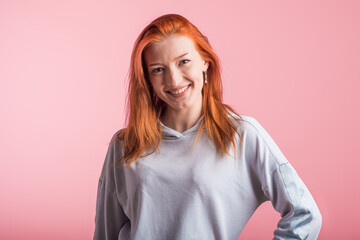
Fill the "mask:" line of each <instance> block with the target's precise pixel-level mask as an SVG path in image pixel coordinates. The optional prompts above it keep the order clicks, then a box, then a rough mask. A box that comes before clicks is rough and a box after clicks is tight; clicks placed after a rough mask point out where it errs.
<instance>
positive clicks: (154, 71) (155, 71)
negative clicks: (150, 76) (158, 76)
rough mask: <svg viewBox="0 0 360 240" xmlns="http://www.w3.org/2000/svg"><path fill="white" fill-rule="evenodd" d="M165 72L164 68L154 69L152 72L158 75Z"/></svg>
mask: <svg viewBox="0 0 360 240" xmlns="http://www.w3.org/2000/svg"><path fill="white" fill-rule="evenodd" d="M161 71H163V68H154V69H153V70H152V71H151V72H153V73H157V72H161Z"/></svg>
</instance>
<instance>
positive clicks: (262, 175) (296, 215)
mask: <svg viewBox="0 0 360 240" xmlns="http://www.w3.org/2000/svg"><path fill="white" fill-rule="evenodd" d="M248 122H249V123H250V125H251V126H252V127H250V130H249V132H250V133H249V134H250V135H251V139H253V140H252V141H253V146H254V148H255V150H254V152H255V153H256V154H255V155H254V156H255V161H254V162H256V163H255V166H254V169H255V170H254V171H256V172H257V176H258V177H259V180H260V182H261V187H262V192H263V194H264V195H265V198H266V199H267V200H270V201H271V203H272V205H273V207H274V209H275V210H276V211H277V212H279V213H280V215H281V219H280V221H279V222H278V224H277V229H276V230H275V231H274V238H273V239H275V240H280V239H281V240H283V239H286V240H288V239H308V240H314V239H317V236H318V234H319V232H320V228H321V224H322V217H321V214H320V211H319V209H318V207H317V205H316V203H315V200H314V199H313V197H312V195H311V193H310V192H309V190H308V189H307V187H306V186H305V184H304V183H303V181H302V180H301V179H300V177H299V175H298V174H297V172H296V171H295V169H294V168H293V167H292V166H291V164H290V163H289V162H288V161H287V159H286V158H285V156H284V155H283V153H282V152H281V150H280V149H279V147H278V146H277V145H276V143H275V142H274V140H273V139H272V138H271V137H270V135H269V134H268V133H267V132H266V131H265V129H264V128H263V127H262V126H261V125H260V124H259V123H258V122H257V121H256V120H255V119H254V118H248Z"/></svg>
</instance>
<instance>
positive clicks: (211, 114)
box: [94, 14, 322, 240]
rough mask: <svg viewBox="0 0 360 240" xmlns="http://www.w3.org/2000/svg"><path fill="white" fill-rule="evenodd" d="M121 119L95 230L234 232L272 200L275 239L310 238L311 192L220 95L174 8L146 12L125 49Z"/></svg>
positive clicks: (115, 233) (229, 235) (214, 65)
mask: <svg viewBox="0 0 360 240" xmlns="http://www.w3.org/2000/svg"><path fill="white" fill-rule="evenodd" d="M128 107H129V108H128V109H129V112H128V116H127V120H128V121H127V127H126V128H124V129H122V130H119V131H117V132H116V133H115V134H114V136H113V137H112V140H111V142H110V145H109V148H108V152H107V155H106V158H105V162H104V165H103V168H102V172H101V176H100V179H99V185H98V193H97V203H96V217H95V233H94V239H96V240H105V239H121V240H129V239H134V240H144V239H154V240H172V239H178V240H182V239H183V240H189V239H206V240H210V239H217V240H225V239H226V240H236V239H237V238H238V237H239V235H240V233H241V231H242V229H243V228H244V226H245V224H246V223H247V222H248V220H249V218H250V217H251V216H252V214H253V213H254V211H255V210H256V209H257V208H258V207H259V206H260V204H262V203H263V202H265V201H268V200H270V201H271V202H272V204H273V206H274V209H275V210H276V211H278V212H279V213H280V214H281V217H282V218H281V220H280V221H279V223H278V227H277V229H275V231H274V239H316V238H317V236H318V234H319V231H320V227H321V222H322V218H321V215H320V212H319V210H318V207H317V205H316V203H315V201H314V199H313V197H312V196H311V194H310V192H309V191H308V189H307V188H306V186H305V185H304V183H303V182H302V180H301V179H300V178H299V176H298V175H297V173H296V171H295V170H294V168H293V167H292V166H291V165H290V163H289V162H288V161H287V159H286V158H285V156H284V155H283V154H282V152H281V151H280V149H279V148H278V146H277V145H276V143H275V142H274V141H273V139H272V138H271V137H270V136H269V134H268V133H267V132H266V131H265V130H264V128H263V127H262V126H261V125H260V124H259V123H258V122H257V121H256V120H255V119H254V118H252V117H250V116H243V115H242V116H240V115H238V114H236V113H235V111H234V110H233V109H232V108H231V107H229V106H228V105H226V104H224V103H222V82H221V75H220V68H219V60H218V58H217V56H216V54H215V53H214V52H213V50H212V48H211V46H210V44H209V42H208V40H207V38H206V37H205V36H204V35H202V34H201V33H200V32H199V30H198V29H197V28H196V27H195V26H194V25H193V24H191V23H190V22H189V21H188V20H187V19H185V18H184V17H182V16H180V15H176V14H168V15H164V16H161V17H159V18H157V19H155V20H154V21H153V22H151V23H150V24H149V25H148V26H147V27H146V28H145V29H144V30H143V31H142V33H141V34H140V36H139V37H138V38H137V40H136V43H135V46H134V49H133V52H132V58H131V67H130V83H129V90H128Z"/></svg>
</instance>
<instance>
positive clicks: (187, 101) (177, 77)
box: [144, 34, 208, 112]
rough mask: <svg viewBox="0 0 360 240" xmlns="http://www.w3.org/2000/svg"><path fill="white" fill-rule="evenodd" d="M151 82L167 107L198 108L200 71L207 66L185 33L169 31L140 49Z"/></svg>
mask: <svg viewBox="0 0 360 240" xmlns="http://www.w3.org/2000/svg"><path fill="white" fill-rule="evenodd" d="M144 58H145V63H146V65H147V68H148V74H149V78H150V82H151V85H152V87H153V89H154V92H155V93H156V95H157V96H158V97H159V98H160V99H162V100H163V101H164V102H165V103H166V104H167V106H168V109H169V107H170V108H171V110H175V111H181V110H190V111H189V112H191V110H192V109H194V108H199V107H200V109H201V105H202V93H201V90H202V87H203V81H204V80H203V71H206V70H207V68H208V62H205V61H204V60H203V59H202V57H201V55H200V54H199V53H198V52H197V50H196V49H195V45H194V43H193V41H192V40H191V39H190V38H189V37H187V36H182V35H177V34H172V35H170V36H169V37H167V38H165V39H164V40H163V41H161V42H158V43H152V44H151V45H150V46H149V47H148V48H147V49H146V50H145V52H144Z"/></svg>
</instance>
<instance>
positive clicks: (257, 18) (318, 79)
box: [0, 0, 360, 240]
mask: <svg viewBox="0 0 360 240" xmlns="http://www.w3.org/2000/svg"><path fill="white" fill-rule="evenodd" d="M194 2H195V3H194ZM166 13H179V14H182V15H184V16H185V17H187V18H188V19H189V20H190V21H192V22H193V23H194V24H195V25H196V26H198V27H199V29H200V30H201V31H202V32H203V33H204V34H205V35H207V36H208V38H209V40H210V42H211V44H212V46H213V48H214V49H215V51H216V52H217V54H218V55H219V57H220V59H221V63H222V67H223V79H224V101H225V102H226V103H228V104H229V105H231V106H233V107H234V108H235V109H236V110H238V112H239V113H240V114H243V115H249V116H253V117H255V118H256V119H257V120H258V121H259V122H260V123H261V124H262V125H263V127H264V128H265V129H266V130H267V131H268V132H269V133H270V135H271V136H272V137H273V139H274V140H275V142H276V143H277V144H278V146H279V147H280V149H281V150H282V151H283V152H284V154H285V156H286V157H287V158H288V160H289V161H290V162H291V163H292V165H293V166H294V167H295V169H296V170H297V172H298V173H299V175H300V177H301V178H302V179H303V181H304V182H305V184H306V185H307V186H308V188H309V189H310V191H311V193H312V194H313V196H314V198H315V200H316V202H317V203H318V206H319V208H320V211H321V213H322V216H323V227H322V230H321V233H320V237H319V239H326V240H331V239H355V238H356V237H357V238H359V237H360V226H359V224H358V222H359V220H358V216H359V215H360V210H359V204H358V199H359V198H360V187H359V186H360V185H359V169H360V161H359V160H360V158H359V153H358V150H359V148H360V147H359V143H360V142H359V135H360V127H359V125H360V124H359V122H360V111H359V109H360V108H359V103H360V97H359V90H360V3H359V1H340V0H338V1H287V0H286V1H285V0H279V1H232V0H222V1H216V2H210V1H205V0H203V1H190V0H183V1H169V0H161V1H160V0H156V1H88V0H87V1H85V0H84V1H72V0H67V1H45V0H43V1H36V0H34V1H12V0H7V1H4V0H1V1H0V80H1V87H0V110H1V118H0V121H1V125H0V132H1V134H0V146H1V152H0V159H1V174H0V187H1V197H0V213H1V214H0V239H16V240H17V239H52V240H58V239H59V240H60V239H90V238H92V234H93V229H94V217H95V200H96V190H97V189H96V188H97V181H98V177H99V175H100V171H101V167H102V164H103V161H104V158H105V154H106V150H107V147H108V142H109V141H110V138H111V136H112V135H113V134H114V133H115V131H117V130H118V129H120V128H122V127H123V126H124V125H123V123H124V114H123V113H124V100H125V80H126V76H127V72H128V67H129V62H130V53H131V49H132V46H133V43H134V41H135V39H136V37H137V36H138V34H139V33H140V31H141V30H142V29H143V28H144V27H145V26H146V25H147V24H148V23H149V22H150V21H151V20H153V19H154V18H156V17H158V16H160V15H162V14H166ZM279 218H280V216H279V214H278V213H277V212H275V211H274V210H273V209H272V206H271V204H270V203H269V202H268V203H266V204H264V205H262V206H261V207H260V208H259V209H258V211H257V212H256V213H255V214H254V216H253V218H252V219H251V220H250V222H249V223H248V225H247V226H246V228H245V229H244V231H243V233H242V234H241V236H240V239H271V238H272V236H273V230H275V228H276V224H277V221H278V220H279Z"/></svg>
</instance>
